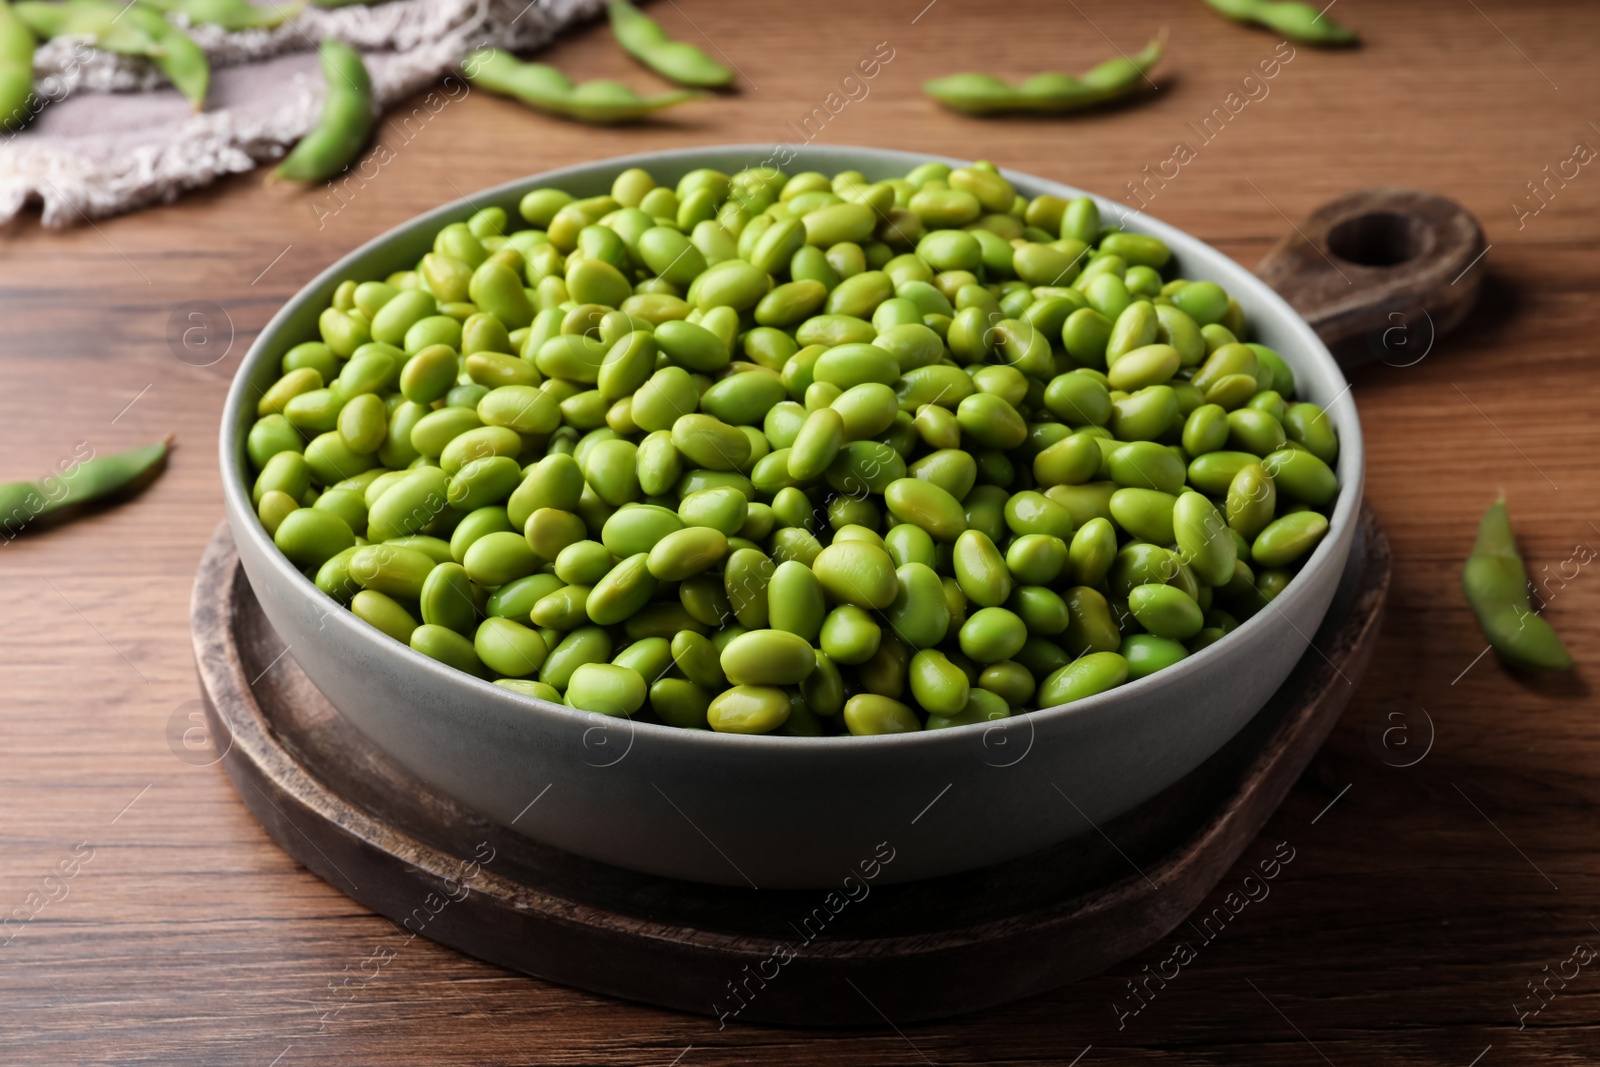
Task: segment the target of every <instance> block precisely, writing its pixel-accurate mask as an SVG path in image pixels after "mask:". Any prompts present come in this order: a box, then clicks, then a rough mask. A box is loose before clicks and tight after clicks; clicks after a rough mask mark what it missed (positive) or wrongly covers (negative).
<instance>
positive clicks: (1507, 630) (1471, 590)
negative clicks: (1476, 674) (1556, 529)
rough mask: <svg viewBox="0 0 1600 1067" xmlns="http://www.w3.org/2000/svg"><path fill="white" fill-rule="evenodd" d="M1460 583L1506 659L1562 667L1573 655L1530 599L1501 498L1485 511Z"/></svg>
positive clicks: (1519, 663) (1535, 666)
mask: <svg viewBox="0 0 1600 1067" xmlns="http://www.w3.org/2000/svg"><path fill="white" fill-rule="evenodd" d="M1461 587H1462V590H1463V592H1464V593H1465V594H1466V598H1467V603H1468V604H1470V605H1471V607H1472V610H1473V612H1474V613H1475V614H1476V615H1477V617H1478V624H1479V626H1480V627H1482V629H1483V633H1484V636H1485V637H1486V638H1488V640H1489V643H1490V644H1491V645H1492V646H1493V647H1494V649H1495V651H1496V652H1497V653H1498V654H1499V655H1500V656H1501V658H1503V659H1504V660H1505V661H1506V662H1507V663H1510V664H1512V665H1513V666H1517V667H1526V668H1533V669H1537V670H1566V669H1568V668H1570V667H1571V666H1572V656H1571V654H1570V653H1568V651H1567V650H1566V648H1565V646H1563V645H1562V643H1561V638H1560V637H1559V636H1557V634H1556V632H1555V630H1553V629H1552V628H1551V626H1550V624H1549V622H1547V621H1546V620H1545V619H1544V617H1543V615H1541V614H1538V613H1536V612H1534V611H1533V609H1532V604H1531V603H1530V601H1529V597H1528V576H1527V567H1526V566H1525V565H1524V563H1523V561H1522V555H1521V554H1520V553H1519V552H1518V551H1517V544H1516V537H1515V535H1514V534H1513V532H1512V529H1511V517H1510V515H1509V514H1508V513H1507V511H1506V502H1505V497H1503V496H1502V497H1501V498H1500V499H1498V500H1497V501H1495V503H1494V504H1493V505H1491V506H1490V508H1489V510H1488V511H1487V512H1486V513H1485V514H1484V517H1483V520H1482V521H1481V522H1480V523H1479V525H1478V536H1477V539H1476V540H1475V541H1474V542H1473V546H1472V554H1471V555H1470V556H1468V557H1467V562H1466V565H1465V566H1464V567H1463V568H1462V571H1461Z"/></svg>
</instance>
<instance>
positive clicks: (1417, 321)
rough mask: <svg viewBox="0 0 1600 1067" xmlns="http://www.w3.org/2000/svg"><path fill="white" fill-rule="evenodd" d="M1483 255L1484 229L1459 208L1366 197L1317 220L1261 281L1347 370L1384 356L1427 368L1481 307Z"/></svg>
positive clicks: (1291, 241)
mask: <svg viewBox="0 0 1600 1067" xmlns="http://www.w3.org/2000/svg"><path fill="white" fill-rule="evenodd" d="M1483 252H1484V244H1483V228H1482V227H1481V226H1479V225H1478V220H1477V219H1476V218H1474V217H1473V216H1472V214H1471V213H1470V212H1468V211H1467V209H1466V208H1464V207H1462V206H1461V205H1460V204H1458V203H1456V202H1455V201H1454V200H1450V199H1448V198H1447V197H1443V196H1439V195H1438V194H1437V193H1429V192H1423V191H1421V190H1418V189H1390V188H1379V189H1363V190H1361V191H1359V192H1354V193H1351V194H1349V195H1348V196H1342V197H1340V198H1339V199H1337V200H1333V201H1330V202H1329V203H1326V204H1324V205H1322V206H1321V207H1319V208H1317V210H1315V211H1313V212H1312V213H1311V215H1310V216H1309V217H1307V218H1306V219H1305V220H1304V221H1302V222H1300V223H1299V224H1298V225H1297V226H1296V227H1295V229H1294V231H1292V232H1290V233H1288V234H1286V235H1285V236H1284V238H1283V240H1281V241H1279V242H1278V243H1277V245H1276V246H1274V247H1273V249H1272V250H1271V251H1270V252H1268V253H1267V254H1266V255H1265V256H1264V257H1262V260H1261V262H1260V264H1259V265H1257V267H1256V274H1257V275H1259V276H1260V277H1261V279H1262V280H1263V281H1265V282H1266V283H1267V284H1268V285H1270V286H1272V287H1273V288H1274V289H1276V290H1277V291H1278V293H1279V294H1280V295H1282V296H1283V298H1284V299H1285V300H1287V301H1289V303H1290V304H1291V305H1293V306H1294V309H1295V310H1296V311H1298V312H1300V314H1301V316H1302V317H1304V318H1305V320H1306V322H1308V323H1310V325H1311V328H1312V329H1314V330H1316V331H1317V334H1318V336H1320V337H1321V338H1322V340H1323V341H1324V342H1326V343H1327V345H1328V347H1329V348H1331V349H1333V350H1334V354H1335V356H1336V357H1337V358H1338V360H1339V363H1340V364H1341V365H1342V366H1344V367H1345V368H1347V369H1348V368H1350V367H1353V366H1358V365H1360V364H1362V363H1365V362H1368V361H1369V360H1371V359H1373V358H1375V357H1378V356H1382V357H1383V358H1384V359H1385V361H1386V362H1390V363H1396V364H1398V363H1399V362H1400V361H1402V360H1403V361H1404V362H1414V361H1415V360H1416V359H1420V358H1421V356H1420V355H1418V353H1419V352H1421V353H1423V354H1425V352H1426V347H1427V346H1431V344H1432V342H1433V339H1434V338H1436V337H1438V336H1440V335H1442V334H1444V333H1445V332H1446V331H1448V330H1450V329H1452V328H1454V327H1455V326H1456V325H1457V324H1459V323H1460V322H1461V320H1462V319H1463V318H1465V317H1466V315H1467V312H1468V311H1470V310H1472V305H1473V304H1474V303H1476V302H1477V299H1478V286H1479V284H1480V283H1481V281H1482V279H1483V271H1482V270H1481V269H1479V268H1478V263H1477V261H1478V259H1479V257H1480V256H1482V254H1483ZM1413 330H1415V333H1413ZM1362 339H1365V340H1366V342H1367V343H1366V344H1356V343H1353V342H1358V341H1361V340H1362ZM1423 342H1426V344H1424V343H1423ZM1391 354H1392V355H1393V357H1394V358H1391Z"/></svg>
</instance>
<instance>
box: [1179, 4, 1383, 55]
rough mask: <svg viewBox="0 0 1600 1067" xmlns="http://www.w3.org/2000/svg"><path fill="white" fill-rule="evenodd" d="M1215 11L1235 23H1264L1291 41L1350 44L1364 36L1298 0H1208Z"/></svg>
mask: <svg viewBox="0 0 1600 1067" xmlns="http://www.w3.org/2000/svg"><path fill="white" fill-rule="evenodd" d="M1206 3H1208V4H1210V5H1211V7H1212V10H1214V11H1216V12H1217V13H1218V14H1220V15H1222V16H1223V17H1224V18H1229V19H1232V20H1233V21H1234V22H1242V23H1246V24H1253V25H1256V26H1264V27H1266V28H1267V29H1269V30H1273V31H1275V32H1277V33H1281V34H1283V35H1284V36H1285V37H1287V38H1289V40H1291V41H1299V42H1301V43H1303V44H1316V45H1349V44H1355V43H1356V42H1357V41H1359V40H1360V39H1361V38H1360V36H1359V35H1358V34H1357V33H1356V32H1355V31H1354V30H1351V29H1347V28H1346V27H1344V26H1341V25H1339V24H1338V23H1337V22H1334V21H1333V20H1332V19H1330V18H1327V17H1326V16H1325V14H1324V12H1325V11H1326V9H1325V8H1324V9H1321V10H1319V9H1318V8H1317V7H1315V6H1314V5H1312V4H1303V3H1298V2H1296V0H1206Z"/></svg>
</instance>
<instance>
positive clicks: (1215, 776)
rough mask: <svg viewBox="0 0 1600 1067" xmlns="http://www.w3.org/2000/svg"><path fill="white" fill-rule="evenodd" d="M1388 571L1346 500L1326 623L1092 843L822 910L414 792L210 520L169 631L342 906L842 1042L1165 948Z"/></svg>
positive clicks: (263, 797) (1309, 726)
mask: <svg viewBox="0 0 1600 1067" xmlns="http://www.w3.org/2000/svg"><path fill="white" fill-rule="evenodd" d="M1389 572H1390V557H1389V546H1388V542H1387V540H1386V539H1385V538H1384V535H1383V531H1382V530H1381V529H1380V528H1379V526H1378V524H1377V521H1376V520H1375V519H1374V517H1373V515H1372V512H1371V511H1370V509H1366V508H1363V511H1362V514H1361V525H1360V529H1359V531H1358V534H1357V537H1356V541H1355V545H1354V547H1353V548H1352V550H1351V554H1350V562H1349V564H1348V566H1347V568H1346V571H1345V575H1344V578H1343V581H1342V583H1341V585H1340V589H1339V593H1338V595H1337V597H1336V599H1335V601H1334V605H1333V608H1332V609H1331V610H1330V611H1329V614H1328V618H1327V620H1326V621H1325V622H1324V624H1323V626H1322V628H1321V629H1320V630H1319V631H1318V632H1317V634H1316V637H1315V639H1314V646H1315V647H1314V648H1313V649H1312V650H1310V651H1308V652H1307V653H1306V655H1305V657H1304V658H1303V659H1302V660H1301V662H1300V663H1299V665H1298V666H1297V667H1296V668H1295V671H1294V673H1293V674H1291V675H1290V677H1289V680H1288V681H1287V682H1285V683H1284V685H1283V687H1282V688H1281V689H1280V690H1279V691H1278V692H1277V693H1276V694H1275V695H1274V697H1273V699H1272V700H1271V701H1270V702H1269V703H1268V704H1267V706H1266V707H1265V708H1264V709H1263V710H1262V711H1261V713H1260V714H1259V715H1257V716H1256V717H1255V718H1254V719H1253V720H1252V721H1251V722H1250V723H1249V724H1248V725H1247V726H1246V727H1245V728H1244V729H1243V730H1242V731H1240V733H1239V734H1238V736H1237V737H1235V738H1234V739H1233V740H1232V741H1231V742H1230V743H1229V744H1228V745H1227V746H1225V747H1224V748H1223V749H1222V750H1221V751H1219V752H1218V753H1216V754H1215V755H1214V756H1212V757H1211V759H1209V760H1208V761H1206V763H1204V764H1203V765H1202V766H1200V767H1199V768H1198V769H1196V770H1195V771H1194V772H1193V773H1191V774H1190V775H1188V776H1187V777H1186V778H1184V779H1182V780H1181V781H1179V782H1178V783H1176V784H1175V785H1173V786H1172V787H1171V788H1169V789H1167V790H1166V791H1165V792H1163V793H1161V794H1160V795H1158V796H1156V797H1155V798H1153V799H1151V800H1150V801H1148V802H1146V803H1145V804H1143V805H1141V806H1140V807H1138V808H1136V809H1135V810H1133V811H1131V812H1129V813H1127V814H1126V815H1123V816H1121V817H1120V818H1117V819H1115V820H1112V821H1111V822H1109V823H1106V824H1105V825H1103V826H1101V827H1099V831H1100V832H1092V833H1088V834H1084V835H1082V836H1080V837H1077V838H1075V839H1072V840H1069V841H1066V842H1063V843H1061V844H1059V845H1056V846H1053V847H1051V848H1048V849H1045V850H1043V851H1041V852H1038V853H1035V854H1033V855H1030V856H1026V857H1023V858H1021V859H1018V860H1014V861H1011V862H1008V863H1003V864H1000V865H998V866H994V867H989V868H985V869H982V870H977V871H969V872H966V873H963V874H958V875H952V876H949V877H944V878H938V879H931V880H928V881H925V882H917V883H911V884H906V885H893V886H891V885H883V886H874V887H872V888H871V889H870V892H868V893H867V894H866V895H864V896H862V897H861V898H860V899H856V900H848V901H844V902H843V903H841V902H840V901H841V898H840V897H839V896H837V895H836V896H835V897H834V898H833V899H832V900H829V899H827V898H828V893H827V892H826V891H823V890H749V889H740V888H729V887H721V886H707V885H700V884H694V883H687V882H677V881H673V880H670V879H665V878H658V877H654V876H650V875H641V874H635V873H633V872H631V871H625V870H621V869H619V868H616V867H610V866H607V865H605V864H600V863H596V862H593V861H591V860H586V859H581V858H579V857H576V856H572V855H568V854H566V853H563V852H559V851H556V850H554V849H551V848H547V847H545V846H543V845H540V844H538V843H536V842H534V841H531V840H529V839H527V838H524V837H521V836H520V835H518V834H516V833H514V832H511V831H508V830H505V829H502V828H501V827H499V826H497V825H495V824H492V823H491V822H490V821H489V820H488V819H486V818H484V817H482V816H480V815H478V814H476V813H474V812H472V811H470V810H467V809H466V808H463V807H462V806H460V805H459V804H457V803H456V802H454V801H452V800H451V799H449V798H448V797H445V796H442V795H440V794H438V793H436V792H434V791H432V790H431V789H430V788H429V787H428V786H426V785H424V784H423V783H422V782H421V781H419V780H418V779H416V778H415V777H414V776H412V775H411V774H410V773H409V772H407V771H405V770H403V769H402V768H401V767H400V766H399V765H397V764H396V763H394V762H393V761H391V760H390V759H389V758H388V757H387V756H385V755H384V754H383V753H382V752H380V751H379V750H378V749H377V748H376V747H374V746H373V745H372V744H371V742H369V741H368V740H367V739H366V737H365V736H364V735H362V734H361V733H359V732H358V731H357V730H356V729H355V728H354V727H353V726H351V725H350V724H349V723H347V722H346V721H345V720H344V719H343V718H342V717H340V715H339V714H338V712H336V711H335V710H334V709H333V708H332V706H330V705H329V704H328V702H327V700H325V699H324V698H323V696H322V694H321V693H320V692H318V691H317V689H316V688H315V687H314V686H312V684H311V683H310V681H309V680H308V679H307V678H306V676H305V675H304V674H303V673H301V671H300V669H299V667H298V666H297V665H296V664H295V662H294V659H293V656H292V654H285V649H284V646H283V642H282V641H281V640H279V638H278V636H277V634H276V633H275V632H274V631H273V630H272V628H271V626H270V625H269V624H268V622H267V620H266V618H265V616H264V615H263V614H262V612H261V609H260V606H259V604H258V603H257V601H256V599H255V596H254V594H253V593H252V591H251V589H250V584H249V582H248V581H247V580H246V579H245V576H244V572H243V570H242V569H241V568H240V566H239V562H238V557H237V554H236V551H235V549H234V543H233V535H232V531H231V530H230V528H229V527H228V525H227V524H226V523H223V524H222V525H220V526H219V527H218V528H217V532H216V534H215V535H214V536H213V537H212V539H211V543H210V544H209V546H208V547H207V550H206V554H205V557H204V559H203V560H202V562H201V565H200V570H199V574H198V576H197V578H196V581H195V588H194V599H193V604H192V608H191V622H192V629H193V634H194V646H195V659H196V662H197V664H198V666H199V673H200V680H201V685H202V689H203V691H204V695H205V698H206V703H207V707H208V710H209V712H210V715H211V719H212V723H211V725H212V730H213V735H212V736H213V742H214V744H215V745H216V748H217V750H218V751H219V752H220V753H221V756H220V760H221V762H222V764H223V766H224V767H225V768H226V770H227V772H228V775H229V776H230V777H231V778H232V780H233V783H234V785H235V787H236V788H237V789H238V791H239V794H240V796H241V797H242V798H243V799H244V802H245V804H246V805H247V806H248V807H249V808H250V810H251V811H252V812H253V813H254V814H255V816H256V818H258V819H259V820H260V821H261V823H262V825H263V826H264V827H265V828H266V830H267V832H268V833H269V834H270V835H271V836H272V837H273V839H274V840H275V841H277V843H278V844H279V845H280V846H281V847H282V848H283V849H284V850H285V851H287V852H288V853H289V854H290V855H292V856H294V857H295V858H296V859H297V860H299V861H300V862H301V863H303V864H305V866H306V867H307V868H309V869H310V870H311V871H313V872H315V873H316V874H317V875H319V876H321V877H322V878H323V879H325V880H326V881H328V882H329V883H330V884H332V885H334V886H336V887H338V888H339V889H340V890H341V891H343V892H345V893H347V894H349V895H350V896H351V897H353V898H354V899H356V900H358V901H360V902H361V903H362V904H363V905H365V906H367V907H369V908H372V909H373V910H374V911H376V912H379V913H381V914H383V915H386V916H388V917H389V918H391V919H393V920H394V921H395V922H397V923H400V924H401V925H403V926H405V927H406V928H407V929H408V930H410V931H412V932H416V933H421V934H423V935H424V936H427V937H429V938H432V939H434V940H436V941H439V942H441V943H443V944H446V945H450V946H452V947H454V948H457V949H459V950H461V951H463V952H466V953H469V954H471V955H473V956H476V957H478V958H480V959H483V960H486V961H488V962H491V963H495V964H499V965H501V966H504V967H509V968H511V969H513V970H517V971H521V972H523V973H526V974H530V975H534V976H536V977H539V978H545V979H549V980H551V981H555V982H561V983H564V984H567V985H572V986H577V987H580V988H583V989H588V990H592V991H595V992H599V993H605V994H609V995H612V996H617V997H624V998H628V999H631V1000H638V1001H645V1002H648V1003H651V1004H657V1005H662V1006H665V1007H671V1008H678V1009H682V1010H685V1011H691V1012H698V1013H702V1014H708V1015H713V1016H719V1015H723V1014H724V1013H726V1015H725V1017H726V1018H727V1020H728V1021H735V1020H737V1021H745V1022H775V1023H789V1024H800V1025H811V1026H816V1025H825V1026H843V1025H855V1024H878V1023H881V1022H882V1021H883V1019H884V1018H888V1019H891V1020H894V1021H896V1022H901V1021H912V1020H917V1019H928V1018H937V1017H941V1016H948V1015H954V1014H959V1013H961V1012H967V1011H973V1010H975V1009H979V1008H984V1007H988V1006H991V1005H994V1004H1000V1003H1004V1002H1006V1001H1009V1000H1014V999H1017V998H1019V997H1024V996H1028V995H1029V994H1032V993H1037V992H1040V991H1042V990H1045V989H1049V988H1051V987H1053V986H1057V985H1061V984H1063V983H1065V982H1069V981H1071V980H1073V979H1075V978H1079V977H1082V976H1084V975H1087V974H1092V973H1094V972H1096V971H1099V970H1101V969H1103V968H1105V967H1107V966H1110V965H1111V964H1113V963H1116V962H1117V961H1119V960H1122V959H1125V958H1127V957H1128V956H1130V955H1132V954H1134V953H1137V952H1139V951H1141V950H1142V949H1144V948H1146V947H1147V946H1149V945H1151V944H1152V943H1154V942H1156V941H1157V940H1159V939H1161V938H1162V937H1164V936H1165V935H1166V934H1167V933H1168V932H1170V931H1171V930H1172V929H1173V928H1174V927H1176V926H1177V925H1178V923H1179V922H1181V921H1182V920H1183V918H1184V917H1185V916H1186V915H1188V914H1189V912H1190V911H1192V910H1193V909H1194V907H1195V906H1196V905H1197V904H1199V902H1200V901H1201V900H1202V899H1203V898H1204V897H1205V896H1206V894H1207V893H1208V892H1209V891H1210V890H1211V888H1212V887H1213V886H1214V885H1216V883H1217V882H1218V880H1219V879H1220V878H1221V877H1222V876H1223V875H1224V874H1225V873H1226V872H1227V870H1228V868H1229V867H1230V866H1231V865H1232V864H1233V862H1234V861H1235V860H1236V859H1237V858H1238V856H1239V854H1240V853H1241V852H1242V851H1243V850H1244V848H1245V847H1246V846H1247V845H1248V844H1249V843H1250V842H1251V841H1252V840H1253V839H1254V838H1255V836H1256V835H1257V833H1258V832H1259V831H1260V830H1261V827H1262V826H1263V825H1264V824H1265V822H1266V821H1267V818H1268V816H1270V815H1271V814H1272V812H1273V811H1274V809H1276V808H1277V806H1278V804H1279V803H1280V802H1281V801H1282V800H1283V797H1284V795H1285V794H1286V793H1287V792H1288V790H1289V788H1290V787H1291V786H1292V785H1293V784H1294V782H1295V780H1296V779H1297V778H1298V777H1299V776H1300V774H1301V772H1302V771H1303V770H1304V769H1305V767H1306V765H1307V764H1308V763H1309V762H1310V760H1311V757H1312V756H1313V755H1314V754H1315V753H1316V751H1317V748H1318V747H1319V746H1320V745H1321V744H1322V741H1323V739H1324V737H1326V735H1327V733H1328V731H1329V730H1331V729H1332V727H1333V724H1334V723H1335V722H1336V721H1337V720H1338V718H1339V715H1340V713H1341V712H1342V711H1343V710H1344V708H1345V706H1346V704H1347V703H1348V702H1349V700H1350V696H1351V694H1352V693H1353V692H1354V690H1355V684H1354V683H1355V682H1356V681H1358V680H1359V679H1360V677H1361V675H1362V673H1363V672H1364V671H1365V669H1366V666H1367V662H1368V660H1369V658H1370V656H1371V654H1372V649H1373V646H1374V644H1375V642H1376V638H1377V633H1378V625H1379V618H1380V616H1381V613H1382V608H1383V602H1384V597H1385V594H1386V593H1387V591H1388V587H1389ZM818 909H825V911H824V913H823V914H824V915H825V917H826V918H827V920H828V921H827V922H826V924H825V925H823V924H821V923H820V922H819V921H814V922H813V923H812V924H811V925H810V926H809V927H808V929H810V930H812V931H813V932H814V931H815V929H816V928H817V927H818V926H821V928H822V933H821V935H820V936H815V937H814V939H813V940H810V941H809V942H808V941H806V940H805V935H803V934H802V933H801V932H800V925H801V923H802V922H803V921H804V920H806V919H807V918H808V917H810V916H813V915H814V914H817V911H818ZM734 991H737V993H738V996H737V997H736V996H735V995H734ZM741 1003H742V1004H743V1005H744V1006H743V1007H742V1008H740V1005H741ZM736 1009H738V1010H737V1012H736ZM735 1012H736V1013H735Z"/></svg>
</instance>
